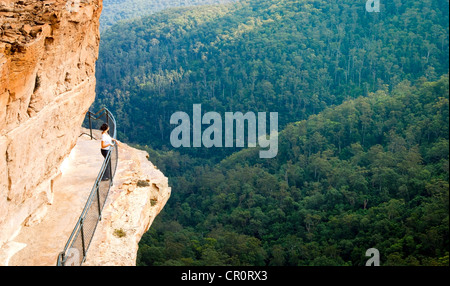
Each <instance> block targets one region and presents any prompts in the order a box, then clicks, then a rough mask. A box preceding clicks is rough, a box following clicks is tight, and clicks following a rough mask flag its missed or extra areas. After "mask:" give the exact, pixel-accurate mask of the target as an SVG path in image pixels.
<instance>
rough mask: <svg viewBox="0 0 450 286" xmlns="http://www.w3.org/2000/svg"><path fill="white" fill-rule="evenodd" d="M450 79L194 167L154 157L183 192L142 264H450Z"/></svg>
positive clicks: (299, 126)
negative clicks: (268, 154)
mask: <svg viewBox="0 0 450 286" xmlns="http://www.w3.org/2000/svg"><path fill="white" fill-rule="evenodd" d="M448 93H449V82H448V75H446V76H444V77H442V79H440V80H439V81H437V82H422V83H419V84H416V85H414V86H412V85H411V84H410V83H409V82H408V81H404V82H402V83H401V84H399V85H398V86H397V87H395V88H394V90H393V91H392V93H390V94H388V93H385V92H384V91H382V90H380V91H378V92H376V93H374V94H370V95H369V96H368V97H360V98H357V99H354V100H349V101H345V102H344V103H343V104H341V105H339V106H337V107H335V108H327V109H325V110H324V111H323V112H321V113H319V114H318V115H315V116H311V117H310V118H309V119H308V120H304V121H300V122H296V123H293V124H289V125H288V126H287V127H286V128H285V129H284V130H283V131H282V132H281V133H280V149H279V154H278V156H277V157H276V158H274V159H270V160H267V159H258V149H245V150H242V151H240V152H237V153H235V154H233V155H232V156H230V157H228V158H226V159H224V160H223V161H222V162H221V163H220V164H216V165H214V166H208V165H206V164H203V165H198V166H195V165H196V160H195V159H193V160H186V157H182V156H180V155H179V154H176V153H174V152H155V151H152V150H149V151H150V157H151V158H152V159H153V160H154V161H155V162H156V165H158V166H160V168H162V169H163V170H164V172H165V173H166V174H176V175H172V176H171V179H170V180H171V181H172V182H173V183H172V187H173V190H174V192H173V195H172V197H171V199H170V201H169V203H168V206H167V207H166V208H165V209H164V211H163V212H162V216H161V217H158V218H157V219H156V220H155V223H154V226H153V227H152V229H151V230H150V232H149V233H147V234H146V235H144V237H143V239H142V240H141V243H140V250H139V254H138V265H292V266H297V265H298V266H307V265H314V266H327V265H328V266H330V265H352V266H364V264H365V261H367V259H368V258H367V257H365V252H366V250H367V249H369V248H372V247H374V248H376V249H378V250H379V252H380V254H381V265H385V266H387V265H397V266H400V265H409V266H414V265H442V266H445V265H446V266H448V265H449V264H448V263H449V256H448V255H449V228H448V223H449V150H448V148H449V123H448V122H449V98H448Z"/></svg>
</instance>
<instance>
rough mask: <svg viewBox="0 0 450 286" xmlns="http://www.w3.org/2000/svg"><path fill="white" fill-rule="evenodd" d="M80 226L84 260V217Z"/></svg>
mask: <svg viewBox="0 0 450 286" xmlns="http://www.w3.org/2000/svg"><path fill="white" fill-rule="evenodd" d="M80 227H81V244H82V246H83V260H84V258H85V257H86V246H85V242H84V218H83V219H82V220H81V222H80Z"/></svg>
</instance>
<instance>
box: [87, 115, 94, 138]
mask: <svg viewBox="0 0 450 286" xmlns="http://www.w3.org/2000/svg"><path fill="white" fill-rule="evenodd" d="M88 115H89V130H90V132H91V140H93V139H94V138H93V136H92V122H91V114H90V113H88Z"/></svg>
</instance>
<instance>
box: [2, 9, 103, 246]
mask: <svg viewBox="0 0 450 286" xmlns="http://www.w3.org/2000/svg"><path fill="white" fill-rule="evenodd" d="M69 2H72V1H66V0H44V1H41V0H14V1H13V0H0V248H1V247H5V248H7V247H8V246H7V245H6V244H7V243H8V241H10V240H11V239H12V238H13V237H14V236H15V235H16V234H17V233H18V232H19V231H20V228H21V227H22V226H24V225H30V224H33V223H38V222H39V221H40V219H41V218H42V217H43V216H44V215H45V209H46V206H47V205H48V204H51V203H52V197H53V190H52V185H53V182H54V179H55V178H56V177H57V176H58V173H59V166H60V165H61V163H62V162H63V160H64V158H65V157H67V156H68V154H69V153H70V150H71V149H72V148H73V147H74V145H75V144H76V140H77V138H78V136H79V134H80V127H81V124H82V121H83V119H84V116H85V113H86V111H87V110H88V109H89V107H90V105H91V104H92V102H93V101H94V98H95V61H96V59H97V56H98V46H99V39H100V38H99V32H98V27H99V17H100V13H101V9H102V0H82V1H78V2H80V5H79V7H75V8H74V7H71V6H70V5H68V3H69ZM69 4H70V3H69Z"/></svg>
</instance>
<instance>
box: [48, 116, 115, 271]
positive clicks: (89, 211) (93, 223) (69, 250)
mask: <svg viewBox="0 0 450 286" xmlns="http://www.w3.org/2000/svg"><path fill="white" fill-rule="evenodd" d="M86 118H87V119H88V122H89V130H90V134H87V135H90V137H91V140H92V139H94V137H93V135H92V130H93V123H98V125H101V124H102V123H107V124H108V125H109V126H110V131H112V136H111V137H112V138H114V139H116V134H117V133H116V120H115V119H114V116H113V115H112V113H111V112H110V111H109V110H108V109H107V108H102V109H101V110H100V111H98V112H97V113H95V114H94V113H92V112H91V111H88V112H87V113H86ZM86 118H85V119H86ZM97 129H98V128H97ZM117 160H118V148H117V145H116V144H114V146H113V147H112V148H110V150H109V151H108V153H107V155H106V157H105V159H104V161H103V164H102V166H101V167H100V171H99V173H98V175H97V178H96V179H95V182H94V186H93V187H92V190H91V193H90V194H89V197H88V199H87V202H86V205H85V207H84V209H83V211H82V212H81V215H80V217H79V219H78V221H77V223H76V224H75V227H74V229H73V231H72V233H71V235H70V237H69V239H68V240H67V243H66V245H65V246H64V250H63V251H61V252H60V253H59V255H58V260H57V264H56V265H57V266H69V265H70V266H76V265H81V264H82V263H83V262H84V261H85V260H86V255H87V251H88V249H89V246H90V243H91V241H92V238H93V236H94V233H95V230H96V228H97V225H98V222H99V221H100V220H101V216H102V210H103V207H104V205H105V203H106V199H107V197H108V194H109V190H110V188H111V186H112V185H113V178H114V175H115V173H116V169H117ZM105 175H106V176H105ZM106 177H108V178H107V179H105V180H103V178H106Z"/></svg>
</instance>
